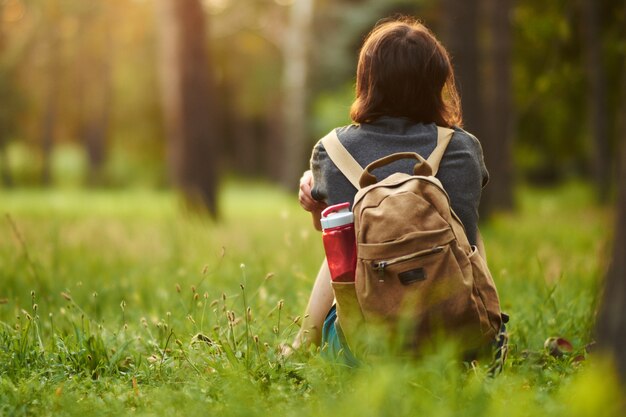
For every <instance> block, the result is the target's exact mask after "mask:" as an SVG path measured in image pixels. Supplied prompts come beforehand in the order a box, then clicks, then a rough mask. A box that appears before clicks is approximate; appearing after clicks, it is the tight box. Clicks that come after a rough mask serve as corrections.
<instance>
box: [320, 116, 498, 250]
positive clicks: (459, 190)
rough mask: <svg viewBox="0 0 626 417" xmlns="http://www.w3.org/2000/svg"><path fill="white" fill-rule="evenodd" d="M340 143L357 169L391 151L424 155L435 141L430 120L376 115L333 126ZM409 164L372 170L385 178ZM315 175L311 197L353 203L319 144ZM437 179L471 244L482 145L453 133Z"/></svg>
mask: <svg viewBox="0 0 626 417" xmlns="http://www.w3.org/2000/svg"><path fill="white" fill-rule="evenodd" d="M337 135H338V137H339V140H340V141H341V143H342V144H343V145H344V146H345V147H346V149H347V150H348V151H349V152H350V154H352V156H353V157H354V158H355V159H356V161H357V162H359V164H360V165H361V166H362V167H365V166H366V165H367V164H369V163H370V162H372V161H375V160H376V159H379V158H381V157H383V156H387V155H389V154H392V153H396V152H407V151H410V152H416V153H418V154H420V155H421V156H423V157H424V158H427V157H428V156H429V155H430V153H431V152H432V151H433V149H434V148H435V145H436V143H437V128H436V126H435V125H434V124H428V125H425V124H422V123H413V122H411V121H410V120H409V119H406V118H400V117H386V116H383V117H380V118H378V119H376V120H375V121H374V122H372V123H363V124H360V125H349V126H345V127H342V128H339V129H337ZM413 165H414V162H411V161H409V160H403V161H398V162H397V163H395V164H393V165H391V166H387V167H383V168H381V169H379V170H376V171H375V172H374V174H375V175H376V176H377V177H378V178H379V179H382V178H385V177H387V176H389V175H391V174H392V173H394V172H406V173H411V172H412V169H413ZM311 168H312V171H313V177H314V184H315V186H314V188H313V190H312V195H313V198H315V199H316V200H318V201H325V202H326V203H328V204H337V203H342V202H345V201H349V202H352V200H353V199H354V195H355V194H356V189H355V188H354V187H353V186H352V184H350V182H349V181H348V180H347V178H345V176H344V175H343V174H342V173H341V172H340V171H339V170H338V169H337V167H336V166H335V165H334V163H333V162H332V161H331V160H330V159H329V157H328V154H327V153H326V151H325V149H324V147H323V145H321V143H318V144H317V145H316V146H315V149H314V150H313V155H312V157H311ZM437 178H439V180H440V181H441V183H442V185H443V186H444V188H445V189H446V191H447V193H448V195H449V196H450V202H451V206H452V209H453V210H454V211H455V213H456V214H457V215H458V216H459V218H460V219H461V222H462V223H463V225H464V226H465V229H466V233H467V237H468V239H469V241H470V243H471V244H476V241H477V238H476V235H477V224H478V204H479V202H480V194H481V189H482V187H483V186H484V184H486V182H487V180H488V173H487V169H486V168H485V165H484V162H483V155H482V149H481V147H480V143H479V142H478V140H476V138H474V137H473V136H471V135H469V134H468V133H467V132H465V131H463V130H461V129H455V133H454V136H453V137H452V140H451V141H450V144H449V145H448V148H447V149H446V152H445V154H444V156H443V159H442V161H441V165H440V168H439V172H438V174H437Z"/></svg>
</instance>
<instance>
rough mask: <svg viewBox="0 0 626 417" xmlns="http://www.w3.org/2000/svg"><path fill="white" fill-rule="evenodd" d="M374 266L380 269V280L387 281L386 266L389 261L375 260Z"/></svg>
mask: <svg viewBox="0 0 626 417" xmlns="http://www.w3.org/2000/svg"><path fill="white" fill-rule="evenodd" d="M372 266H373V267H374V269H375V270H376V271H378V282H385V267H386V266H387V262H385V261H380V262H374V264H373V265H372Z"/></svg>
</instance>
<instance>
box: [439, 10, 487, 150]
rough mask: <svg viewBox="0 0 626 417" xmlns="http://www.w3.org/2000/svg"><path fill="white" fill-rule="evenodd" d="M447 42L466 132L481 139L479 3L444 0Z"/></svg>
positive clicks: (444, 32) (443, 30)
mask: <svg viewBox="0 0 626 417" xmlns="http://www.w3.org/2000/svg"><path fill="white" fill-rule="evenodd" d="M442 4H443V8H444V13H443V15H444V18H443V27H442V32H443V39H444V42H445V46H446V49H448V51H449V52H450V54H451V55H452V66H453V67H454V71H455V75H456V82H457V88H458V89H459V93H460V95H461V103H462V105H463V119H464V126H465V128H466V129H467V130H468V131H470V132H472V133H474V134H475V135H477V136H478V138H479V139H480V138H481V135H482V132H483V131H484V129H483V126H482V123H481V121H482V120H481V114H482V110H481V108H482V104H481V99H480V98H481V88H480V87H481V85H480V76H479V65H478V64H479V62H480V49H479V45H478V27H479V24H478V21H479V4H480V2H479V0H443V1H442Z"/></svg>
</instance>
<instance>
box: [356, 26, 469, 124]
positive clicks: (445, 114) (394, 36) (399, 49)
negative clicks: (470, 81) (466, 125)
mask: <svg viewBox="0 0 626 417" xmlns="http://www.w3.org/2000/svg"><path fill="white" fill-rule="evenodd" d="M350 116H351V117H352V120H353V121H354V122H356V123H366V122H372V121H374V120H375V119H377V118H378V117H380V116H398V117H406V118H409V119H411V120H413V121H414V122H417V123H420V122H421V123H436V124H437V125H439V126H444V127H452V126H461V125H462V116H461V101H460V98H459V94H458V92H457V89H456V85H455V82H454V72H453V70H452V65H451V63H450V57H449V55H448V52H447V51H446V49H445V48H444V47H443V46H442V45H441V44H440V43H439V41H438V40H437V39H436V38H435V36H434V35H433V34H432V33H431V32H430V30H428V28H426V26H424V25H423V24H421V23H419V22H418V21H416V20H413V19H410V18H401V19H398V20H392V21H384V22H382V23H380V24H378V25H377V26H376V27H374V29H373V30H372V31H371V32H370V33H369V35H367V37H366V39H365V42H364V43H363V47H362V48H361V52H360V54H359V63H358V66H357V73H356V98H355V100H354V103H352V108H351V109H350Z"/></svg>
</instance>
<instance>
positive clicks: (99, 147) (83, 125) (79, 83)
mask: <svg viewBox="0 0 626 417" xmlns="http://www.w3.org/2000/svg"><path fill="white" fill-rule="evenodd" d="M82 6H83V7H82V10H81V11H80V13H79V19H78V25H79V26H78V30H77V35H78V38H77V39H76V43H77V58H76V61H77V67H78V68H77V69H78V73H77V75H76V84H75V86H74V87H75V90H76V101H77V102H78V103H77V104H78V112H79V116H78V136H79V137H80V139H81V141H82V143H83V145H84V148H85V153H86V155H87V183H88V184H89V185H99V184H102V182H103V168H104V163H105V160H106V153H107V138H108V134H109V123H110V118H111V106H112V92H113V91H112V90H113V86H112V74H111V72H112V69H111V66H112V62H111V61H112V53H111V48H112V39H111V37H112V35H111V30H112V29H111V27H112V25H113V21H112V19H111V12H110V10H109V8H110V7H111V6H110V5H109V3H108V2H103V1H101V0H88V1H84V2H83V3H82Z"/></svg>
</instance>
